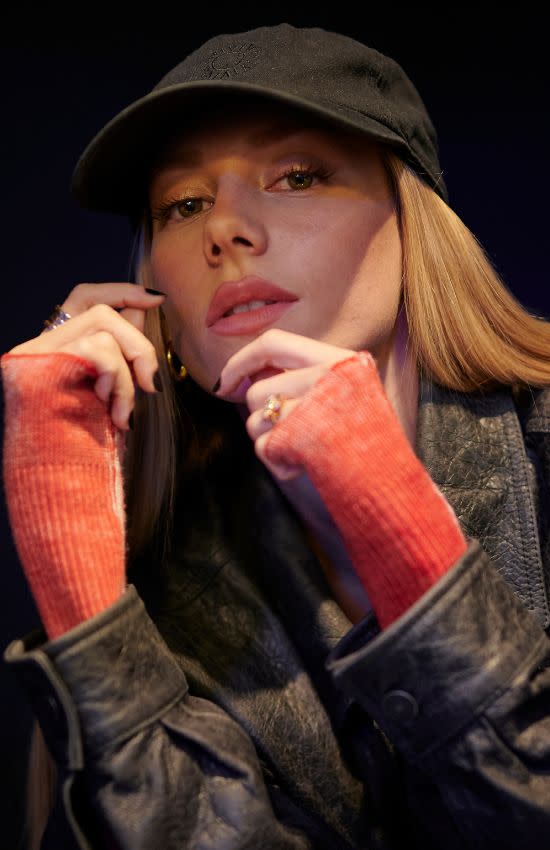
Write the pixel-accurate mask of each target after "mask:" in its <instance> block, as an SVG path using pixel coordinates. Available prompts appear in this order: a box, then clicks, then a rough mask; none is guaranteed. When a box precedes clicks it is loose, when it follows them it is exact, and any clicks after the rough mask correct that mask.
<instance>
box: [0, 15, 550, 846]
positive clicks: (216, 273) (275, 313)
mask: <svg viewBox="0 0 550 850" xmlns="http://www.w3.org/2000/svg"><path fill="white" fill-rule="evenodd" d="M220 106H223V107H224V111H223V112H222V111H221V110H220ZM228 118H229V119H230V120H229V121H228ZM74 186H75V191H76V193H77V195H78V197H79V198H80V200H81V202H82V203H84V204H85V205H88V206H90V207H92V208H96V209H104V210H110V211H116V212H121V213H125V214H126V215H129V216H130V217H131V218H132V220H133V221H134V222H135V224H136V227H137V234H138V237H139V240H138V241H139V252H138V257H137V263H136V280H137V283H138V284H139V285H138V286H135V285H134V284H127V283H102V284H86V285H80V286H77V287H75V288H74V289H73V290H72V291H71V293H69V295H68V297H67V298H66V299H65V301H64V302H63V304H61V305H60V306H59V307H58V308H57V310H56V312H55V314H54V316H53V317H52V319H51V320H50V321H49V322H48V323H47V328H46V330H45V331H44V332H43V333H42V334H41V335H39V336H38V337H37V338H35V339H32V340H29V341H28V342H25V343H22V344H21V345H19V346H16V347H15V348H14V349H12V350H11V351H10V352H8V353H7V354H5V355H4V356H3V358H2V368H3V378H4V388H5V394H6V409H7V427H6V438H5V465H4V478H5V486H6V495H7V499H8V507H9V511H10V520H11V524H12V528H13V532H14V538H15V540H16V544H17V547H18V551H19V554H20V557H21V562H22V565H23V568H24V570H25V574H26V576H27V578H28V580H29V583H30V586H31V589H32V592H33V594H34V597H35V599H36V602H37V606H38V609H39V611H40V614H41V618H42V622H43V626H44V630H39V631H38V632H36V633H33V635H30V636H28V637H27V638H25V639H23V641H14V642H13V643H12V644H11V645H10V647H8V649H7V651H6V660H7V661H8V662H9V663H10V664H11V666H12V669H14V671H15V672H18V673H19V675H20V677H21V679H22V680H23V681H24V683H25V684H26V689H27V693H28V694H29V698H30V699H31V702H32V703H33V707H34V710H35V713H36V716H37V718H38V719H39V722H40V725H41V728H42V731H43V733H44V737H45V739H46V743H47V746H48V749H49V751H50V753H51V755H52V757H53V760H54V761H55V763H56V766H57V773H58V776H57V783H56V787H57V795H56V801H55V804H54V805H55V811H54V813H53V814H52V815H51V816H50V818H49V821H48V826H47V829H46V833H45V836H44V839H43V842H42V846H44V847H50V846H51V847H60V846H78V847H91V846H94V847H95V846H102V847H103V846H105V847H111V846H112V847H124V848H130V847H132V848H133V847H142V848H146V847H158V846H162V847H167V848H171V847H173V848H183V847H189V848H191V847H204V846H208V847H235V848H242V847H262V848H264V847H265V848H279V847H281V848H282V847H285V848H287V847H288V848H290V847H293V848H294V847H296V848H298V847H299V848H302V847H303V848H305V847H315V848H321V847H327V848H329V847H330V848H333V847H334V848H336V847H338V848H340V847H342V848H355V847H369V848H370V847H377V848H402V847H405V846H406V847H411V846H413V847H423V848H426V847H433V848H441V847H445V848H454V847H456V848H459V847H460V848H464V847H469V848H474V847H475V848H477V847H483V848H489V847H499V848H503V847H514V848H517V847H535V846H536V847H540V846H541V843H542V841H543V839H544V838H546V837H547V836H548V835H550V803H549V800H550V780H549V776H550V771H549V767H550V757H549V752H550V749H549V740H550V718H549V716H548V715H549V712H548V694H549V691H550V673H549V670H548V656H549V652H548V650H549V645H548V636H547V634H546V631H545V630H546V629H547V628H548V626H549V616H548V612H549V608H548V599H547V593H548V586H549V585H548V578H549V573H550V548H549V543H548V540H549V536H548V524H547V516H548V486H549V485H550V437H549V430H550V424H549V423H550V393H549V391H548V386H549V385H550V367H549V365H548V351H549V350H550V331H549V329H548V324H547V323H546V322H544V321H542V320H540V319H537V318H536V317H533V316H530V315H528V314H527V313H526V311H525V310H524V309H523V308H522V307H521V306H520V305H519V304H518V303H517V302H516V301H515V299H514V298H513V297H512V296H511V295H510V294H509V293H508V292H507V291H506V288H505V286H504V285H503V284H502V282H501V281H500V280H499V279H498V277H497V275H496V273H495V272H494V270H493V269H492V268H491V266H490V264H489V262H488V260H487V258H486V257H485V256H484V254H483V251H482V249H481V248H480V246H479V245H478V243H477V242H476V240H475V237H474V236H473V235H472V234H471V233H470V232H469V231H468V230H467V228H466V227H465V226H464V225H463V224H462V223H461V222H460V220H459V219H458V218H457V216H456V215H455V214H454V213H453V212H452V210H451V209H450V208H449V206H448V205H447V197H446V189H445V186H444V183H443V181H442V179H441V171H440V168H439V163H438V160H437V147H436V138H435V132H434V130H433V127H432V125H431V121H430V119H429V117H428V115H427V114H426V112H425V109H424V107H423V104H422V102H421V100H420V98H419V96H418V94H417V92H416V90H415V89H414V87H413V86H412V84H411V83H410V81H409V80H408V79H407V77H406V76H405V75H404V73H403V71H402V69H400V68H399V66H397V65H396V63H394V62H393V61H392V60H390V59H388V58H387V57H384V56H382V55H381V54H379V53H377V52H376V51H373V50H371V49H370V48H367V47H365V46H364V45H361V44H359V43H358V42H356V41H354V40H352V39H349V38H347V37H344V36H341V35H338V34H335V33H327V32H324V31H323V30H320V29H304V30H300V29H296V28H294V27H291V26H289V25H287V24H281V25H280V26H277V27H269V28H268V27H264V28H260V29H258V30H253V31H250V32H248V33H240V34H237V35H222V36H217V37H216V38H214V39H211V40H210V41H208V42H206V44H205V45H203V46H202V47H200V48H199V49H198V50H197V51H195V52H194V53H193V54H191V55H190V56H189V57H187V58H186V59H185V60H184V61H183V62H182V63H181V64H180V65H179V66H177V68H176V69H174V70H173V71H172V72H170V73H169V74H168V75H167V76H166V77H165V78H164V80H163V81H161V83H160V84H159V86H157V87H156V89H155V90H153V92H152V93H151V94H150V95H148V96H146V97H145V98H144V99H142V100H141V101H138V102H137V103H136V104H134V105H132V106H130V107H129V108H128V109H127V110H125V111H124V112H122V113H121V114H120V115H119V116H117V117H116V118H115V119H113V121H112V122H111V123H110V124H109V125H108V126H107V127H106V128H104V130H103V131H101V133H100V134H99V135H98V136H97V137H96V139H95V140H93V142H92V143H91V145H90V146H89V148H88V149H87V151H86V152H85V153H84V155H83V157H82V158H81V160H80V162H79V164H78V166H77V169H76V173H75V178H74ZM256 302H273V303H272V304H270V303H267V304H263V303H256ZM245 305H246V306H245ZM159 391H160V392H159ZM123 485H124V488H123ZM36 821H38V816H37V818H36ZM39 832H40V828H39V827H38V826H37V828H36V829H35V830H34V840H35V841H36V843H38V841H39V840H40V836H39V835H38V833H39Z"/></svg>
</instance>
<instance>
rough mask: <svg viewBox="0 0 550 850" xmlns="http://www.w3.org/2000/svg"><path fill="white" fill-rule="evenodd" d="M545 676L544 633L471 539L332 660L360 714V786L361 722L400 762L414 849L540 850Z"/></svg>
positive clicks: (547, 773) (364, 761)
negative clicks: (401, 605)
mask: <svg viewBox="0 0 550 850" xmlns="http://www.w3.org/2000/svg"><path fill="white" fill-rule="evenodd" d="M549 665H550V641H549V639H548V637H547V635H546V633H545V631H544V630H543V628H542V627H541V626H540V625H539V623H538V621H537V618H536V617H535V616H534V615H533V614H532V613H531V612H530V611H528V610H527V608H526V607H525V606H524V605H523V604H522V602H521V601H520V600H519V599H518V597H517V595H516V594H515V593H514V591H513V590H512V589H511V588H510V586H509V585H508V583H507V582H506V581H505V580H504V579H503V578H502V577H501V575H500V574H499V572H498V571H497V569H496V568H495V566H494V564H493V563H492V561H491V560H490V558H489V557H488V555H487V554H486V553H485V551H484V550H483V549H482V547H481V545H480V543H479V541H477V540H475V539H472V540H470V541H469V547H468V550H467V552H466V553H465V555H464V556H463V557H462V558H461V559H460V561H459V562H457V564H455V565H454V567H453V568H452V569H451V570H450V571H449V572H448V573H447V574H446V575H445V576H444V577H443V578H442V579H440V580H439V581H438V583H437V584H436V585H434V586H433V587H432V588H431V589H430V590H429V591H428V592H427V593H426V594H425V595H424V596H423V597H421V599H420V600H418V602H417V603H416V604H415V605H414V606H412V607H411V608H410V609H409V610H408V611H407V612H406V613H405V614H404V615H403V616H402V617H401V618H400V619H399V620H396V621H395V622H394V623H393V624H392V625H391V626H390V627H389V628H387V629H386V630H385V631H384V632H382V633H380V634H379V635H378V636H377V637H374V639H372V635H368V634H365V624H364V623H359V624H357V625H356V626H355V627H354V628H353V629H352V630H351V631H350V632H348V634H347V635H346V636H345V637H344V638H343V639H342V640H341V641H340V643H339V644H338V646H337V647H336V648H335V650H333V652H332V653H331V656H330V657H329V659H328V660H327V668H328V669H329V670H330V671H331V672H332V674H333V676H334V678H335V681H336V682H337V683H338V684H339V686H340V687H342V688H343V689H344V690H345V691H347V692H348V693H349V694H350V695H351V696H352V697H353V698H354V699H355V700H356V703H357V705H358V706H360V709H359V710H358V711H357V712H356V713H355V714H351V715H350V718H349V726H348V729H347V737H349V739H350V740H352V741H353V742H354V756H353V758H354V761H355V764H356V770H357V774H358V775H360V776H362V777H363V778H364V779H365V781H366V782H367V784H368V785H370V787H373V784H372V783H371V782H369V770H370V767H369V766H370V765H371V763H372V757H371V758H370V759H369V754H368V752H367V747H366V745H365V741H366V739H365V736H364V730H365V729H366V727H367V724H366V722H365V715H364V714H363V712H364V713H366V714H367V715H368V716H370V717H371V718H373V719H374V721H375V723H376V724H377V726H378V727H379V729H380V730H381V731H382V733H383V735H384V736H385V737H386V738H387V743H388V744H389V746H390V747H391V748H393V749H394V751H395V755H396V757H397V758H398V759H399V760H400V775H401V777H403V776H404V777H405V779H404V782H405V792H404V794H405V798H406V808H407V809H408V811H409V812H410V813H412V818H413V827H412V828H413V829H415V828H416V830H417V839H418V842H419V843H418V846H422V847H434V848H435V847H437V848H443V847H444V848H445V849H446V850H454V848H457V850H458V848H461V850H474V848H476V850H477V848H479V850H491V848H494V850H497V848H498V850H508V848H510V850H518V848H521V850H531V849H532V850H535V848H536V850H540V848H541V847H546V846H547V845H548V843H549V841H550V666H549ZM377 784H378V789H377V794H378V795H379V796H380V798H383V797H384V789H383V788H382V787H380V777H378V783H377ZM388 797H389V798H390V800H391V799H392V795H391V794H388V793H387V789H386V799H387V798H388ZM393 804H394V805H395V796H394V797H393ZM382 805H383V804H382ZM389 817H391V812H390V813H389ZM411 843H412V846H417V845H416V844H415V843H414V839H413V836H412V835H411Z"/></svg>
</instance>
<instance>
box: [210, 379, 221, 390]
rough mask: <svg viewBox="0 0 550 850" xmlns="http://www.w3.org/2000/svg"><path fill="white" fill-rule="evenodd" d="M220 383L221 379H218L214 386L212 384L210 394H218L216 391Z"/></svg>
mask: <svg viewBox="0 0 550 850" xmlns="http://www.w3.org/2000/svg"><path fill="white" fill-rule="evenodd" d="M221 382H222V379H221V378H218V380H217V381H216V383H215V384H214V386H213V387H212V392H213V393H217V392H218V390H219V388H220V384H221Z"/></svg>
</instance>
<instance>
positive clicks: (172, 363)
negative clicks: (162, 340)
mask: <svg viewBox="0 0 550 850" xmlns="http://www.w3.org/2000/svg"><path fill="white" fill-rule="evenodd" d="M166 360H167V362H168V368H169V370H170V374H171V375H172V377H173V378H174V380H175V381H183V380H184V379H185V378H186V377H187V369H186V368H185V366H184V365H183V363H182V362H181V360H180V359H179V357H178V355H177V354H176V352H175V351H174V346H173V345H172V340H171V339H169V340H168V342H167V344H166Z"/></svg>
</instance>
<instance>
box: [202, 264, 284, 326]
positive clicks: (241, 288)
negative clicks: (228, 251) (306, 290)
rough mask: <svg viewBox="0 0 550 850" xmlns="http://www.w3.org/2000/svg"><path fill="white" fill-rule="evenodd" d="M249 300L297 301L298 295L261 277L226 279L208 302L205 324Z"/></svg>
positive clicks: (212, 321) (214, 320) (210, 323)
mask: <svg viewBox="0 0 550 850" xmlns="http://www.w3.org/2000/svg"><path fill="white" fill-rule="evenodd" d="M249 301H298V296H297V295H294V293H292V292H288V290H286V289H281V287H280V286H275V284H274V283H271V282H270V281H269V280H264V279H263V278H261V277H253V276H251V275H249V276H247V277H243V278H242V279H241V280H226V281H224V283H222V284H221V286H219V287H218V289H217V290H216V293H215V295H214V297H213V299H212V301H211V302H210V306H209V308H208V313H207V314H206V326H207V327H208V328H209V327H210V326H211V325H213V324H214V323H215V322H217V320H218V319H220V318H221V317H222V316H223V315H224V313H226V312H227V311H228V310H231V308H232V307H238V306H239V304H247V303H248V302H249Z"/></svg>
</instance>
